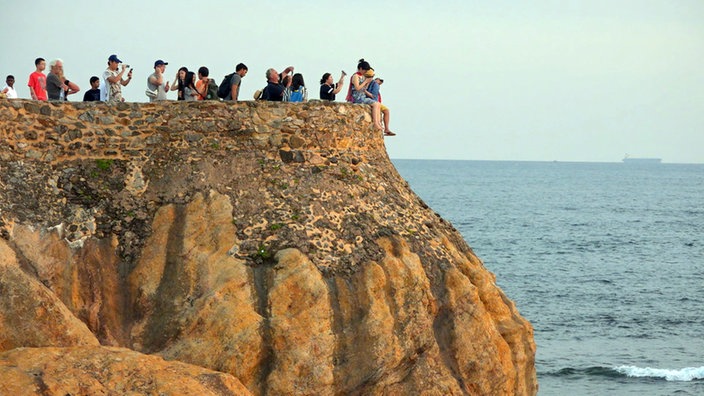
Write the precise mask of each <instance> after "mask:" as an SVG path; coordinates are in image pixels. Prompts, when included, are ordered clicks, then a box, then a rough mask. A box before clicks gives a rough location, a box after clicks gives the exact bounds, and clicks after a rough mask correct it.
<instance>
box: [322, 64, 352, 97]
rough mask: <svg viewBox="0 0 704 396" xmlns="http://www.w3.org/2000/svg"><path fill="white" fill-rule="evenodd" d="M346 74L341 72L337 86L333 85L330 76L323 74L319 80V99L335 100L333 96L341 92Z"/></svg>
mask: <svg viewBox="0 0 704 396" xmlns="http://www.w3.org/2000/svg"><path fill="white" fill-rule="evenodd" d="M346 75H347V74H346V73H345V72H344V71H343V72H342V75H341V76H340V81H338V82H337V84H335V83H333V80H332V74H330V73H325V74H323V78H321V79H320V99H322V100H332V101H334V100H335V94H336V93H338V92H340V90H342V86H343V85H344V84H345V80H344V78H345V76H346Z"/></svg>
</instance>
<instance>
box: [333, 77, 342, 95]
mask: <svg viewBox="0 0 704 396" xmlns="http://www.w3.org/2000/svg"><path fill="white" fill-rule="evenodd" d="M344 85H345V75H344V74H343V75H341V76H340V81H338V82H337V84H335V89H333V91H332V93H333V94H337V93H339V92H340V91H342V87H343V86H344Z"/></svg>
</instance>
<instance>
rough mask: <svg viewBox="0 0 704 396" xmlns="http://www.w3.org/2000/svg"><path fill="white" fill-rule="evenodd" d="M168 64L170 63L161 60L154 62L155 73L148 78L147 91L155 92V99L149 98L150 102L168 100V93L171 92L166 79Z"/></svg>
mask: <svg viewBox="0 0 704 396" xmlns="http://www.w3.org/2000/svg"><path fill="white" fill-rule="evenodd" d="M168 64H169V62H164V61H163V60H161V59H159V60H157V61H155V62H154V73H152V74H150V75H149V77H147V89H148V90H149V91H151V92H155V95H154V96H153V97H152V96H149V101H150V102H155V101H158V100H166V92H168V91H169V81H168V80H167V79H166V78H164V73H165V72H166V65H168Z"/></svg>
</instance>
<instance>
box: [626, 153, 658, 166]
mask: <svg viewBox="0 0 704 396" xmlns="http://www.w3.org/2000/svg"><path fill="white" fill-rule="evenodd" d="M623 162H624V163H626V164H659V163H661V162H662V158H632V157H629V156H628V154H626V156H625V157H623Z"/></svg>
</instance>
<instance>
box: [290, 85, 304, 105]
mask: <svg viewBox="0 0 704 396" xmlns="http://www.w3.org/2000/svg"><path fill="white" fill-rule="evenodd" d="M304 89H305V87H304V86H302V85H301V86H300V87H298V89H297V90H295V91H291V96H289V98H288V101H289V102H303V90H304Z"/></svg>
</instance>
